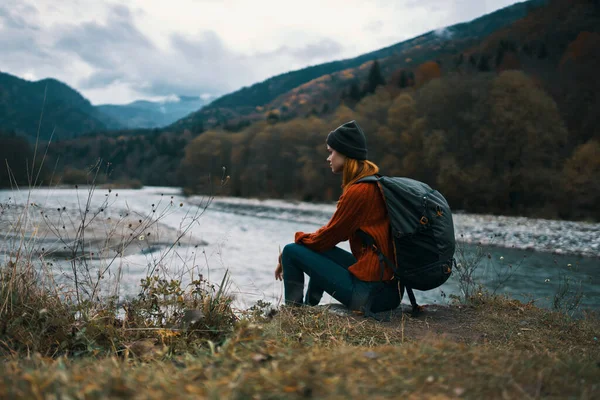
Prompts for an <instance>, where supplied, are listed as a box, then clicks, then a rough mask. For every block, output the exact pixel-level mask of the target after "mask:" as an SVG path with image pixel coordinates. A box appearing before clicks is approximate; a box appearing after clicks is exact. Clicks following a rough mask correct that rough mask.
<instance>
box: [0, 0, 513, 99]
mask: <svg viewBox="0 0 600 400" xmlns="http://www.w3.org/2000/svg"><path fill="white" fill-rule="evenodd" d="M516 2H517V1H514V0H389V1H387V0H376V1H369V0H315V1H313V0H293V1H288V0H254V1H252V0H122V1H108V0H1V1H0V71H2V72H8V73H11V74H13V75H17V76H19V77H22V78H25V79H30V80H38V79H43V78H46V77H53V78H56V79H59V80H61V81H63V82H65V83H67V84H68V85H70V86H72V87H74V88H76V89H77V90H79V91H80V92H81V93H82V94H83V95H84V96H86V97H87V98H88V99H90V100H91V102H92V103H93V104H102V103H114V104H119V103H127V102H130V101H133V100H137V99H160V98H164V97H168V96H173V95H177V94H182V95H222V94H226V93H229V92H232V91H234V90H237V89H239V88H241V87H242V86H248V85H251V84H253V83H256V82H260V81H263V80H265V79H267V78H269V77H271V76H273V75H277V74H280V73H283V72H287V71H291V70H295V69H299V68H302V67H305V66H309V65H315V64H320V63H323V62H327V61H332V60H339V59H344V58H349V57H354V56H358V55H360V54H363V53H367V52H370V51H373V50H377V49H380V48H382V47H386V46H389V45H392V44H394V43H398V42H401V41H403V40H406V39H410V38H412V37H414V36H417V35H419V34H422V33H425V32H428V31H431V30H435V29H439V28H442V27H445V26H448V25H452V24H455V23H459V22H464V21H469V20H472V19H474V18H477V17H479V16H481V15H483V14H487V13H490V12H493V11H495V10H497V9H499V8H503V7H506V6H508V5H510V4H513V3H516Z"/></svg>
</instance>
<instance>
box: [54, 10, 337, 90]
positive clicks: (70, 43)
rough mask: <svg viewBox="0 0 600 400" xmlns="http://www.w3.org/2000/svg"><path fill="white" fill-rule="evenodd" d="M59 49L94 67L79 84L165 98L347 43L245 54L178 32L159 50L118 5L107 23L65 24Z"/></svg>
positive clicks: (252, 78) (271, 70)
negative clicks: (127, 89) (118, 88)
mask: <svg viewBox="0 0 600 400" xmlns="http://www.w3.org/2000/svg"><path fill="white" fill-rule="evenodd" d="M55 49H56V50H58V51H60V52H63V53H69V54H70V57H75V58H79V59H80V60H81V61H83V62H85V63H86V64H87V65H89V66H91V67H92V69H93V72H91V73H90V74H89V76H87V77H85V78H82V79H81V80H79V82H78V84H77V85H78V86H79V87H80V88H81V89H83V90H88V89H95V90H101V89H102V88H107V87H111V85H113V86H121V87H123V86H126V87H129V88H130V89H131V90H133V91H135V92H138V93H140V94H141V95H143V96H150V97H156V96H158V97H163V96H170V95H174V94H176V95H196V96H198V95H202V94H216V93H218V94H222V93H226V92H229V91H233V90H236V89H237V88H239V87H241V86H244V85H248V84H252V83H254V82H256V81H257V80H260V79H261V78H262V79H266V78H267V77H268V76H270V75H272V74H276V73H277V72H280V71H282V70H285V69H286V66H289V65H294V64H295V65H303V64H305V63H306V62H307V61H308V60H321V59H326V58H327V57H331V55H332V54H336V53H339V52H340V51H341V50H342V46H341V45H340V44H339V43H337V42H335V41H333V40H331V39H324V38H322V39H320V40H318V41H316V42H315V43H308V44H306V45H305V46H302V47H289V46H282V47H280V48H278V49H276V50H274V51H271V52H264V53H255V54H252V55H245V54H242V53H240V52H235V51H233V50H231V49H229V48H228V47H227V45H226V44H225V43H224V42H223V40H222V39H221V38H220V37H219V35H218V34H217V33H216V32H214V31H211V30H207V31H203V32H200V33H198V34H196V35H195V36H193V37H190V36H187V35H183V34H179V33H173V34H171V35H170V36H169V40H168V46H166V48H159V47H158V46H156V45H154V44H153V43H152V42H151V41H150V40H149V39H148V38H147V37H146V36H145V35H144V34H143V33H142V32H141V31H140V30H139V29H138V28H137V27H136V25H135V23H134V20H133V14H132V13H131V12H130V11H129V9H127V8H126V7H123V6H118V7H114V8H112V9H111V12H110V13H109V15H108V18H107V22H106V23H105V24H99V23H98V22H87V23H83V24H80V25H70V26H63V27H61V28H60V32H59V33H58V39H57V41H56V44H55Z"/></svg>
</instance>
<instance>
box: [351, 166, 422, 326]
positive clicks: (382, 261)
mask: <svg viewBox="0 0 600 400" xmlns="http://www.w3.org/2000/svg"><path fill="white" fill-rule="evenodd" d="M367 178H371V177H367ZM367 178H363V179H367ZM361 180H362V179H361ZM356 234H357V235H358V237H360V240H361V241H362V242H363V244H365V245H366V246H367V247H371V248H372V249H373V250H375V252H376V253H377V257H378V258H379V265H380V267H381V278H380V280H381V281H382V282H383V275H384V272H385V265H386V264H387V265H388V266H389V267H390V268H391V269H392V270H393V271H394V275H396V276H398V275H399V273H398V268H396V266H395V265H394V263H393V262H392V261H391V260H390V259H389V258H387V257H386V256H385V254H383V252H382V251H381V250H379V247H377V245H376V244H375V239H373V237H372V236H371V235H369V234H368V233H367V232H365V231H363V230H361V229H359V230H358V231H356ZM400 285H402V287H404V288H405V289H406V293H407V294H408V299H409V300H410V305H411V306H412V315H413V316H416V315H418V314H419V313H420V312H421V306H419V304H417V299H416V298H415V293H414V292H413V290H412V288H411V287H409V286H406V285H404V284H403V283H402V281H400ZM371 302H372V299H370V301H369V302H368V304H369V307H368V308H369V309H368V310H367V311H368V312H369V313H370V304H371Z"/></svg>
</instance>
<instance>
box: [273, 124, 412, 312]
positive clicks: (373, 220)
mask: <svg viewBox="0 0 600 400" xmlns="http://www.w3.org/2000/svg"><path fill="white" fill-rule="evenodd" d="M327 151H328V152H329V157H328V158H327V161H328V162H329V165H330V167H331V171H332V172H333V173H334V174H340V173H342V189H343V192H342V195H341V196H340V199H339V201H338V203H337V208H336V210H335V213H334V214H333V216H332V218H331V220H330V221H329V222H328V223H327V225H325V226H323V227H322V228H320V229H319V230H317V231H316V232H314V233H304V232H297V233H296V238H295V243H292V244H288V245H287V246H285V248H284V249H283V252H282V254H281V255H280V257H279V264H278V266H277V269H276V270H275V278H276V279H278V280H282V279H283V282H284V290H285V303H286V305H301V304H305V305H311V306H314V305H317V304H319V301H320V300H321V297H322V296H323V292H324V291H325V292H327V293H329V294H330V295H331V296H332V297H333V298H335V299H336V300H338V301H339V302H340V303H342V304H344V305H345V306H346V307H348V308H350V309H352V310H362V311H365V312H380V311H386V310H392V309H394V308H397V307H398V305H399V304H400V294H399V291H398V285H397V281H396V280H393V271H392V269H391V268H390V267H389V266H385V268H384V267H383V266H382V265H381V264H380V261H379V258H378V255H377V253H376V252H375V250H374V249H373V248H372V247H367V246H365V245H364V244H363V242H362V240H361V238H360V236H359V234H358V233H357V232H358V231H359V230H362V231H364V232H366V233H368V234H370V235H371V236H372V237H373V238H374V239H375V243H376V245H377V246H379V249H380V250H381V251H382V252H383V254H385V255H386V256H387V257H388V258H389V259H392V260H393V259H394V254H393V252H394V250H393V244H392V238H391V235H390V222H389V219H388V215H387V210H386V205H385V202H384V199H383V195H382V194H381V192H380V190H379V187H378V185H377V184H374V183H366V182H365V183H355V182H356V181H358V180H359V179H361V178H364V177H366V176H371V175H375V174H377V173H378V172H379V168H378V167H377V165H375V164H374V163H372V162H370V161H368V160H367V143H366V138H365V135H364V133H363V131H362V129H361V128H360V127H359V126H358V124H357V123H356V122H355V121H350V122H347V123H345V124H344V125H342V126H340V127H338V128H337V129H335V130H334V131H333V132H330V133H329V135H328V136H327ZM345 240H349V241H350V249H351V250H352V253H348V252H347V251H345V250H342V249H340V248H339V247H336V245H337V244H338V243H340V242H343V241H345ZM382 268H384V270H383V271H382ZM305 273H306V274H307V275H308V276H309V277H310V280H309V282H308V289H307V291H306V296H304V301H303V292H304V274H305Z"/></svg>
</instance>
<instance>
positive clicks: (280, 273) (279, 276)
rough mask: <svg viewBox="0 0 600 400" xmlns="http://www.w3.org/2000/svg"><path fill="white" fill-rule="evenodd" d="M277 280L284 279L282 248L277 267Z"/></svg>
mask: <svg viewBox="0 0 600 400" xmlns="http://www.w3.org/2000/svg"><path fill="white" fill-rule="evenodd" d="M275 280H278V281H282V280H283V265H282V264H281V249H279V261H278V262H277V268H275Z"/></svg>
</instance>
